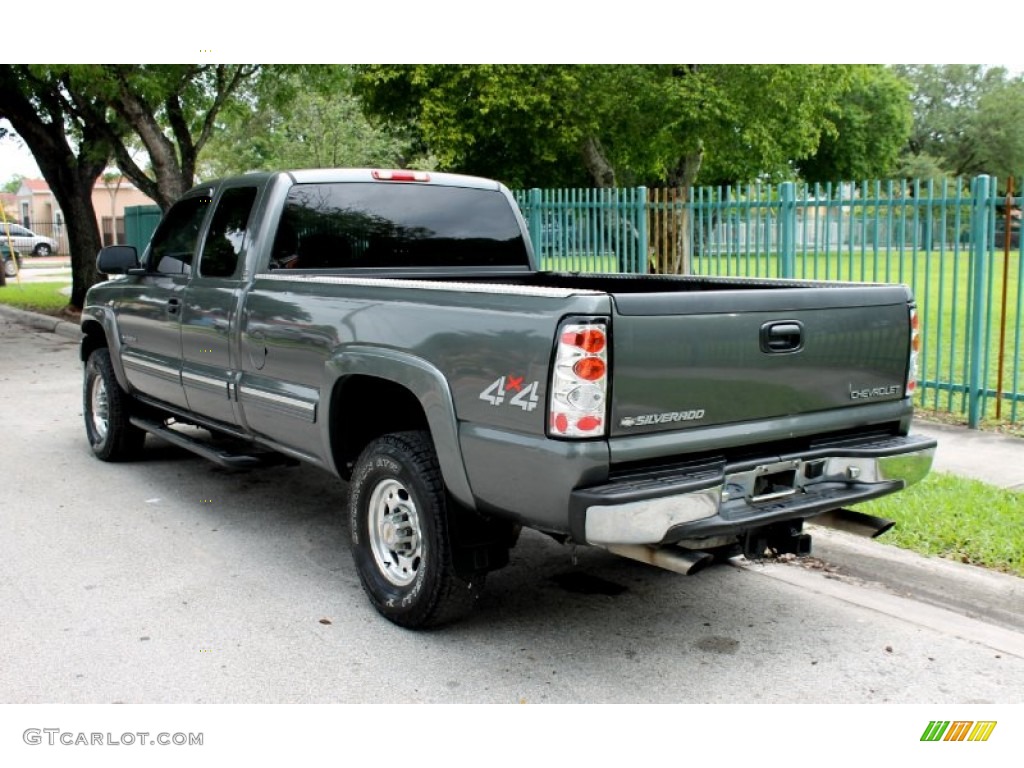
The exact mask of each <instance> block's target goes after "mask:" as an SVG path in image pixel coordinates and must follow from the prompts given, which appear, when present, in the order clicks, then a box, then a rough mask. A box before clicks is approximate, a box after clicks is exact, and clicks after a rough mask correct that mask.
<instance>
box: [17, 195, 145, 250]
mask: <svg viewBox="0 0 1024 768" xmlns="http://www.w3.org/2000/svg"><path fill="white" fill-rule="evenodd" d="M16 198H17V199H16V203H15V207H16V210H17V217H16V221H17V222H18V223H19V224H21V225H23V226H26V227H28V228H29V229H31V230H32V231H34V232H35V233H36V234H39V235H46V236H47V237H52V238H53V239H54V240H56V241H57V242H58V253H61V254H64V255H66V254H67V253H68V238H67V227H66V226H65V224H64V215H63V214H62V212H61V210H60V206H58V205H57V200H56V198H55V197H54V196H53V193H52V192H51V191H50V187H49V185H48V184H47V183H46V182H45V181H44V180H43V179H24V180H23V181H22V183H21V188H20V189H19V190H18V192H17V196H16ZM134 205H156V203H154V202H153V200H151V199H150V198H149V197H147V196H146V195H145V194H143V193H142V192H141V191H139V189H137V188H136V187H135V185H134V184H132V183H131V182H129V181H128V180H127V179H121V181H120V184H119V183H118V182H117V180H114V181H111V182H107V181H104V180H103V179H99V180H98V181H97V182H96V185H95V186H94V187H93V191H92V206H93V209H94V210H95V211H96V226H97V227H99V231H100V238H101V240H102V243H103V245H114V244H116V243H122V242H124V209H125V208H127V207H130V206H134Z"/></svg>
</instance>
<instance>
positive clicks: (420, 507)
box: [348, 432, 483, 629]
mask: <svg viewBox="0 0 1024 768" xmlns="http://www.w3.org/2000/svg"><path fill="white" fill-rule="evenodd" d="M348 512H349V525H350V529H351V536H352V555H353V558H354V560H355V564H356V569H357V570H358V571H359V579H360V581H361V582H362V585H363V589H364V591H365V592H366V594H367V596H368V597H369V598H370V602H371V603H373V606H374V607H375V608H376V609H377V611H378V612H379V613H380V614H381V615H382V616H384V618H386V619H388V620H389V621H392V622H394V623H395V624H398V625H399V626H403V627H408V628H411V629H421V628H426V627H432V626H437V625H440V624H445V623H448V622H450V621H453V620H455V619H457V618H459V617H461V616H462V615H464V614H465V613H467V612H468V611H469V610H470V609H471V608H472V607H473V603H474V602H475V601H476V597H477V595H478V593H479V588H480V586H481V585H482V581H483V576H482V575H481V576H477V577H474V580H473V581H465V580H463V579H462V578H460V577H459V575H458V574H457V573H456V570H455V566H454V563H453V558H452V548H451V544H450V541H449V536H448V517H447V507H446V499H445V491H444V483H443V481H442V479H441V470H440V468H439V466H438V463H437V456H436V454H435V452H434V446H433V443H432V442H431V440H430V436H429V434H427V433H426V432H396V433H393V434H389V435H384V436H383V437H379V438H377V439H376V440H374V441H373V442H371V443H370V444H369V445H368V446H367V447H366V449H365V450H364V451H363V453H362V455H361V456H360V457H359V460H358V461H357V462H356V466H355V469H354V470H353V473H352V480H351V482H350V485H349V504H348Z"/></svg>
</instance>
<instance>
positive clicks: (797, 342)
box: [761, 320, 804, 355]
mask: <svg viewBox="0 0 1024 768" xmlns="http://www.w3.org/2000/svg"><path fill="white" fill-rule="evenodd" d="M803 347H804V327H803V325H802V324H801V323H799V322H797V321H796V320H784V321H782V322H774V323H765V324H764V325H762V326H761V351H762V352H767V353H768V354H770V355H775V354H780V353H784V352H798V351H799V350H801V349H803Z"/></svg>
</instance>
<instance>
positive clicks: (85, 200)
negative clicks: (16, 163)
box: [0, 65, 110, 310]
mask: <svg viewBox="0 0 1024 768" xmlns="http://www.w3.org/2000/svg"><path fill="white" fill-rule="evenodd" d="M29 78H31V75H30V74H29V73H28V71H27V69H26V68H24V67H19V66H17V65H0V116H3V117H6V118H7V119H8V120H10V121H11V125H12V126H13V127H14V130H15V131H16V132H17V133H18V135H19V136H20V137H21V138H22V139H23V140H24V141H25V143H26V144H27V145H28V148H29V150H31V152H32V156H33V157H34V158H35V161H36V163H37V164H38V165H39V170H40V171H42V174H43V178H45V179H46V182H47V183H48V184H49V185H50V191H51V192H53V196H54V197H55V198H56V199H57V205H59V206H60V209H61V211H62V212H63V214H64V222H65V224H66V226H67V233H68V243H69V245H70V248H71V300H70V302H69V304H70V306H71V307H72V308H73V309H75V310H80V309H81V308H82V305H83V303H84V300H85V292H86V291H87V290H88V289H89V287H90V286H92V285H93V284H95V283H98V282H100V281H101V280H102V279H103V278H102V276H101V275H100V274H99V273H98V272H97V271H96V253H97V252H98V251H99V249H100V232H99V227H98V226H97V224H96V211H95V209H94V208H93V204H92V191H93V186H94V185H95V184H96V180H97V179H98V178H99V175H100V174H101V173H102V172H103V169H104V168H105V167H106V165H107V160H108V158H109V156H110V148H109V144H107V143H106V141H104V140H103V139H102V138H100V137H99V136H97V135H96V133H95V132H94V131H91V130H89V129H88V128H86V129H85V130H83V132H82V135H81V137H80V138H79V140H78V142H77V145H78V154H77V155H76V154H75V153H74V151H72V149H71V144H70V142H69V137H68V136H67V134H66V133H65V130H64V114H63V111H62V110H61V109H60V108H59V106H56V105H57V104H58V103H59V96H56V97H54V96H55V94H54V93H47V92H46V91H45V86H46V85H47V83H43V82H42V81H39V80H34V81H32V83H31V90H30V86H29V84H28V80H29ZM53 87H56V86H55V85H54V86H53ZM29 92H31V94H32V95H33V96H34V97H36V98H38V99H39V102H40V105H41V108H39V107H37V106H36V105H35V104H33V102H32V101H30V100H29V97H28V93H29ZM47 112H49V114H46V113H47Z"/></svg>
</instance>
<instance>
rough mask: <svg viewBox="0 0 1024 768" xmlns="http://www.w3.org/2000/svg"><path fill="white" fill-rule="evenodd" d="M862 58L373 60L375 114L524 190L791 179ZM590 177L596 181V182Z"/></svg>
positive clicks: (441, 152)
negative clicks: (822, 62) (846, 61)
mask: <svg viewBox="0 0 1024 768" xmlns="http://www.w3.org/2000/svg"><path fill="white" fill-rule="evenodd" d="M850 69H851V68H850V67H840V66H810V65H801V66H782V65H654V66H649V65H580V66H555V65H550V66H531V65H474V66H447V65H412V66H391V65H374V66H368V67H363V68H361V69H360V71H359V78H358V89H359V93H360V94H361V95H362V96H363V97H364V103H365V104H366V107H367V109H368V110H369V112H370V113H371V114H372V115H374V116H377V117H381V118H384V119H387V120H391V121H393V122H397V123H400V124H404V125H407V126H409V127H410V128H411V130H413V131H415V132H416V134H417V136H418V137H419V140H420V141H421V142H422V143H423V144H424V146H425V147H426V148H427V149H428V150H429V151H430V152H431V153H432V154H433V155H435V156H436V157H437V159H438V162H439V165H440V166H441V167H442V168H448V169H459V170H464V171H467V172H472V173H481V174H484V175H489V176H494V177H497V178H500V179H502V180H504V181H506V182H507V183H510V184H512V185H514V186H521V185H531V186H532V185H538V186H541V185H543V186H555V185H562V184H566V183H572V182H576V183H579V182H589V183H593V184H597V185H598V186H613V184H612V183H611V182H612V181H613V180H615V181H619V180H621V179H629V180H637V181H661V182H662V183H664V182H669V183H673V184H682V185H683V186H689V184H691V183H694V182H695V181H696V179H697V175H698V174H700V173H701V172H702V169H703V173H704V178H705V180H706V181H709V182H713V183H718V182H722V181H739V180H749V179H752V178H755V177H763V176H765V175H769V176H780V175H786V174H789V175H791V174H792V172H793V163H794V162H795V161H797V160H799V159H802V158H804V157H806V156H808V155H809V154H811V153H812V152H813V151H814V150H815V149H816V148H817V146H818V140H819V138H820V136H821V133H822V131H823V129H824V128H825V127H828V126H829V122H828V119H827V113H826V109H827V108H830V107H832V106H833V105H834V104H835V102H836V98H837V97H838V96H839V95H840V94H841V93H843V92H844V90H846V89H847V88H848V87H849V81H850ZM588 177H589V178H588Z"/></svg>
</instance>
